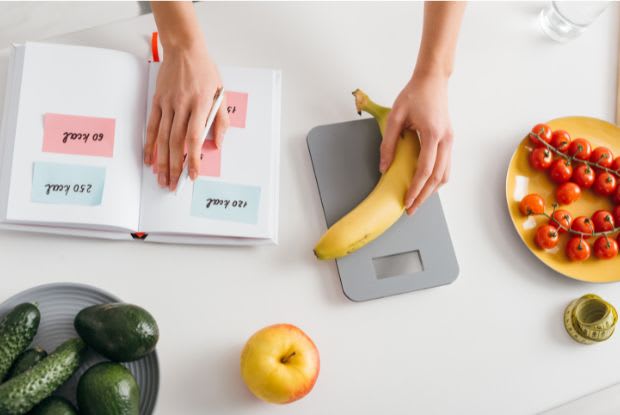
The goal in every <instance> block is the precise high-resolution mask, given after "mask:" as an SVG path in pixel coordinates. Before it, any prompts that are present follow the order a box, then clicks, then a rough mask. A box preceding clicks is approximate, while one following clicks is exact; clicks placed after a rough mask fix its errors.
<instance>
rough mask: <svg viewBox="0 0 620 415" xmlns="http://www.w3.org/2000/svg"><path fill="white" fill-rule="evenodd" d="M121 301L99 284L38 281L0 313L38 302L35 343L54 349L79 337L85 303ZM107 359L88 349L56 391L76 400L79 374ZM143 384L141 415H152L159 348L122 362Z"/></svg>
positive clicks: (155, 396) (7, 301)
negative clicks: (76, 326) (76, 325)
mask: <svg viewBox="0 0 620 415" xmlns="http://www.w3.org/2000/svg"><path fill="white" fill-rule="evenodd" d="M119 301H121V300H120V299H119V298H118V297H116V296H114V295H112V294H109V293H107V292H105V291H103V290H100V289H99V288H95V287H91V286H89V285H84V284H74V283H54V284H45V285H39V286H37V287H33V288H30V289H28V290H25V291H22V292H21V293H19V294H16V295H14V296H13V297H11V298H9V299H8V300H6V301H5V302H4V303H2V304H0V317H3V316H4V315H5V314H6V313H7V312H9V311H10V310H11V309H13V307H15V306H16V305H18V304H21V303H25V302H30V303H36V304H37V305H38V306H39V310H40V311H41V324H40V325H39V331H38V332H37V335H36V337H35V338H34V340H33V342H32V346H40V347H42V348H44V349H45V350H46V351H47V352H48V353H51V352H52V351H54V349H56V347H58V346H59V345H60V344H61V343H63V342H64V341H65V340H68V339H70V338H73V337H77V336H78V335H77V333H76V332H75V329H74V328H73V319H74V318H75V316H76V314H77V313H78V312H79V311H80V310H82V309H83V308H85V307H88V306H91V305H95V304H102V303H110V302H119ZM105 360H108V359H106V358H104V357H103V356H101V355H99V354H97V353H96V352H95V351H93V350H91V349H88V350H87V351H86V353H85V354H84V361H83V363H82V365H81V366H80V368H79V369H78V370H77V372H76V373H75V374H74V375H73V377H71V379H69V381H67V383H65V384H64V385H63V386H62V387H61V388H60V389H58V391H56V392H55V393H54V394H55V395H59V396H63V397H65V398H66V399H68V400H70V401H71V402H73V403H74V404H75V403H76V396H75V395H76V394H75V392H76V388H77V383H78V381H79V379H80V376H82V374H84V372H86V370H88V368H90V367H91V366H93V365H94V364H96V363H99V362H102V361H105ZM123 365H124V366H125V367H127V368H128V369H129V370H130V371H131V373H132V374H133V375H134V377H135V378H136V381H137V382H138V385H140V415H151V414H152V413H153V412H154V410H155V403H156V401H157V392H158V390H159V363H158V361H157V352H155V351H154V352H153V353H151V354H149V355H148V356H146V357H143V358H142V359H140V360H137V361H135V362H129V363H123Z"/></svg>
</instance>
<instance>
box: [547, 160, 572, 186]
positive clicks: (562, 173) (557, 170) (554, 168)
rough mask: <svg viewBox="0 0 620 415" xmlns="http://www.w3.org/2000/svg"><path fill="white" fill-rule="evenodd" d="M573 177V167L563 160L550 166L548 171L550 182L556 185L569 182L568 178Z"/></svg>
mask: <svg viewBox="0 0 620 415" xmlns="http://www.w3.org/2000/svg"><path fill="white" fill-rule="evenodd" d="M572 175H573V166H571V164H570V161H568V160H564V159H558V160H556V161H554V162H553V164H551V170H550V171H549V176H551V180H553V181H554V182H556V183H566V182H567V181H569V180H570V177H571V176H572Z"/></svg>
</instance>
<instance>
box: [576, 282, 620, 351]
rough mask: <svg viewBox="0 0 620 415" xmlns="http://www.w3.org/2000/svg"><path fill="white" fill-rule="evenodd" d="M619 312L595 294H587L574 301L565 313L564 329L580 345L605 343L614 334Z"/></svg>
mask: <svg viewBox="0 0 620 415" xmlns="http://www.w3.org/2000/svg"><path fill="white" fill-rule="evenodd" d="M617 321H618V312H617V311H616V309H615V307H614V306H613V305H611V304H609V303H608V302H607V301H605V300H603V299H602V298H601V297H599V296H598V295H595V294H586V295H584V296H583V297H581V298H578V299H576V300H574V301H572V302H571V303H570V304H569V305H568V307H566V310H565V311H564V327H566V331H568V334H569V335H570V336H571V337H572V338H573V339H574V340H575V341H578V342H579V343H583V344H592V343H598V342H602V341H605V340H607V339H609V338H610V337H611V335H612V334H614V329H615V328H616V322H617Z"/></svg>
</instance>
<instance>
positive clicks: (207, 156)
mask: <svg viewBox="0 0 620 415" xmlns="http://www.w3.org/2000/svg"><path fill="white" fill-rule="evenodd" d="M221 156H222V152H221V150H220V149H219V148H217V147H215V141H213V140H206V141H205V143H204V145H203V146H202V150H201V151H200V169H199V171H198V174H199V175H200V176H215V177H219V175H220V166H221V160H222V157H221Z"/></svg>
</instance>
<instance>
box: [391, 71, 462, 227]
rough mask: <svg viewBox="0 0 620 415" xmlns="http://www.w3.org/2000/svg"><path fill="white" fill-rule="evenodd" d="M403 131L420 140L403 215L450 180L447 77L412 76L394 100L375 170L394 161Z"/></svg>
mask: <svg viewBox="0 0 620 415" xmlns="http://www.w3.org/2000/svg"><path fill="white" fill-rule="evenodd" d="M403 130H411V131H417V132H418V134H419V137H420V144H421V149H420V157H419V160H418V167H417V170H416V172H415V174H414V176H413V179H412V181H411V185H410V187H409V190H408V191H407V195H406V196H405V208H406V209H407V214H409V215H412V214H413V213H414V212H415V211H416V209H418V207H420V205H421V204H422V202H424V201H425V200H426V198H428V197H429V196H430V195H431V194H432V193H433V192H435V191H436V190H437V189H438V188H439V187H440V186H441V185H443V184H445V183H446V182H447V181H448V178H449V177H450V159H451V153H452V126H451V124H450V117H449V114H448V77H447V76H443V75H438V74H430V75H427V74H424V75H417V74H414V75H413V77H412V78H411V80H410V81H409V82H408V83H407V85H405V87H404V88H403V90H402V91H401V93H400V94H399V95H398V98H396V101H395V102H394V105H393V106H392V111H391V112H390V115H389V118H388V121H387V126H386V130H385V134H384V137H383V141H382V143H381V162H380V166H379V169H380V170H381V172H382V173H383V172H385V171H386V170H387V168H388V167H389V166H390V164H391V163H392V160H393V159H394V151H395V149H396V143H397V140H398V137H399V136H400V134H401V132H402V131H403Z"/></svg>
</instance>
